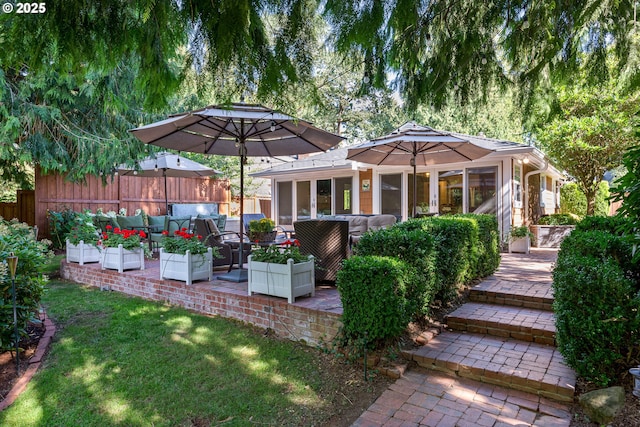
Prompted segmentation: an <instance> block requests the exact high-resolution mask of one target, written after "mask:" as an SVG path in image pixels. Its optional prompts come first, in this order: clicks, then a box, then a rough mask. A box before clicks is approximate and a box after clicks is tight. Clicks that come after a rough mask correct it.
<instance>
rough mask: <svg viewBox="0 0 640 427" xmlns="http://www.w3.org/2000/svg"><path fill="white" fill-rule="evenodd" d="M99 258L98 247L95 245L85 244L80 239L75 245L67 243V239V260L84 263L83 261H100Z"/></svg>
mask: <svg viewBox="0 0 640 427" xmlns="http://www.w3.org/2000/svg"><path fill="white" fill-rule="evenodd" d="M100 259H101V254H100V249H98V248H97V247H95V246H93V245H88V244H85V243H84V241H82V240H80V243H78V244H77V245H74V244H72V243H69V240H67V262H77V263H79V264H80V265H84V263H85V262H100Z"/></svg>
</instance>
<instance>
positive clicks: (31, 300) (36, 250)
mask: <svg viewBox="0 0 640 427" xmlns="http://www.w3.org/2000/svg"><path fill="white" fill-rule="evenodd" d="M49 244H50V242H48V241H46V240H41V241H36V240H35V238H34V234H33V229H32V228H31V227H29V226H28V225H27V224H25V223H20V222H18V221H14V220H12V221H4V220H2V221H0V348H2V349H9V348H12V347H13V346H14V342H15V340H14V329H13V301H12V295H11V277H10V275H9V271H8V268H7V265H6V263H5V260H6V259H7V258H8V257H9V256H10V254H11V253H12V252H13V253H14V255H15V256H17V257H18V265H17V269H16V277H15V283H16V302H17V306H18V310H17V320H18V330H19V333H20V335H25V334H26V332H25V329H26V326H27V324H28V322H29V321H32V320H35V319H36V318H37V317H36V315H37V313H38V308H39V305H40V298H41V297H42V293H43V292H44V285H45V283H46V277H44V276H43V275H42V274H41V273H39V271H40V269H41V268H43V266H45V265H46V263H47V260H48V259H49V258H50V257H51V256H52V254H51V253H50V252H49V249H48V246H49Z"/></svg>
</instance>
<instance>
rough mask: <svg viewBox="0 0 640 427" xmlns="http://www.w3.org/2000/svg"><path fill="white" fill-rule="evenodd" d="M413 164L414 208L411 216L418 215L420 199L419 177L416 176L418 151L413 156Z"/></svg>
mask: <svg viewBox="0 0 640 427" xmlns="http://www.w3.org/2000/svg"><path fill="white" fill-rule="evenodd" d="M411 166H413V210H412V212H411V218H415V217H416V206H417V201H418V200H417V199H418V187H417V184H418V179H417V177H416V153H415V152H414V153H413V157H412V158H411Z"/></svg>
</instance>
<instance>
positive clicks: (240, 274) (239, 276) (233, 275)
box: [219, 142, 249, 282]
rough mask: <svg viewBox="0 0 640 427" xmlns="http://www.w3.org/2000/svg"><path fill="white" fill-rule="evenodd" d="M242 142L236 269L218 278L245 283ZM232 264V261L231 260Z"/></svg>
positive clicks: (244, 150) (245, 152) (245, 155)
mask: <svg viewBox="0 0 640 427" xmlns="http://www.w3.org/2000/svg"><path fill="white" fill-rule="evenodd" d="M246 150H247V149H246V147H245V146H244V143H243V142H240V233H239V234H240V250H239V251H238V252H239V253H238V269H237V270H231V271H230V272H228V273H226V274H223V275H221V276H219V277H220V279H222V280H228V281H230V282H247V281H248V280H249V272H248V271H247V270H245V269H244V265H243V264H244V262H243V261H244V260H243V258H244V219H243V218H242V215H243V214H244V162H245V160H246V158H247V151H246ZM231 262H233V259H232V260H231Z"/></svg>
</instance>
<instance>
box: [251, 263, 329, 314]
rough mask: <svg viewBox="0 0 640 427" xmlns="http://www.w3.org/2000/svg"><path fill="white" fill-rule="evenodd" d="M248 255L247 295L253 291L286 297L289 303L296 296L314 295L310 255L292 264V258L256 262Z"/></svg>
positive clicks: (313, 266)
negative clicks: (302, 260) (307, 259)
mask: <svg viewBox="0 0 640 427" xmlns="http://www.w3.org/2000/svg"><path fill="white" fill-rule="evenodd" d="M252 257H253V255H249V267H248V270H249V284H248V290H249V295H253V293H254V292H257V293H260V294H266V295H271V296H275V297H281V298H287V300H288V301H289V303H290V304H291V303H293V302H295V299H296V297H299V296H302V295H311V296H314V295H315V291H316V280H315V262H314V259H313V257H312V256H310V257H309V261H306V262H300V263H298V264H294V263H293V260H292V259H289V260H287V263H286V264H274V263H270V262H257V261H253V260H252Z"/></svg>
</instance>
